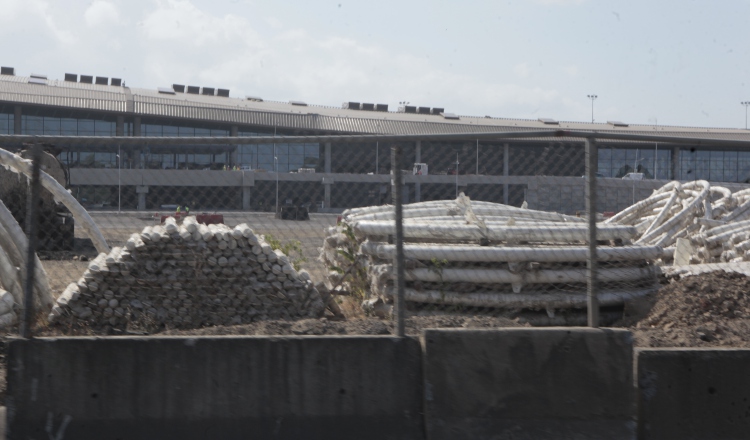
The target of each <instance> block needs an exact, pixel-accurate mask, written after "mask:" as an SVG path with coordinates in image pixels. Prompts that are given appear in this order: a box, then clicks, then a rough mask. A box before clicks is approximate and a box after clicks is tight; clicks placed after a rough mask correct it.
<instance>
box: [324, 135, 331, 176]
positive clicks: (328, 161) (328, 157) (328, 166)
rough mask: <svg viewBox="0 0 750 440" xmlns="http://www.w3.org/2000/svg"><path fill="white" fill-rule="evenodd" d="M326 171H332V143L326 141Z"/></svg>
mask: <svg viewBox="0 0 750 440" xmlns="http://www.w3.org/2000/svg"><path fill="white" fill-rule="evenodd" d="M325 172H326V173H330V172H331V143H330V142H326V147H325Z"/></svg>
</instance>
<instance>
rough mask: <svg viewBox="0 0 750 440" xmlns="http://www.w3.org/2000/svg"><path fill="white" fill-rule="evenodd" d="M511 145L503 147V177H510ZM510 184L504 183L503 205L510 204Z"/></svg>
mask: <svg viewBox="0 0 750 440" xmlns="http://www.w3.org/2000/svg"><path fill="white" fill-rule="evenodd" d="M509 162H510V144H508V143H506V144H505V145H503V176H504V177H508V174H509V167H510V163H509ZM508 191H509V186H508V182H505V183H503V203H505V204H506V205H507V204H508V198H509V197H508Z"/></svg>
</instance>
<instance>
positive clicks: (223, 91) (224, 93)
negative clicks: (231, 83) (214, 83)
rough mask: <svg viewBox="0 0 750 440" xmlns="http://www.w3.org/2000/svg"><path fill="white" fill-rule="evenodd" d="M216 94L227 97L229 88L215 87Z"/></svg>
mask: <svg viewBox="0 0 750 440" xmlns="http://www.w3.org/2000/svg"><path fill="white" fill-rule="evenodd" d="M216 96H221V97H224V98H229V89H216Z"/></svg>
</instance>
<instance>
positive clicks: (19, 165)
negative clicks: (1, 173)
mask: <svg viewBox="0 0 750 440" xmlns="http://www.w3.org/2000/svg"><path fill="white" fill-rule="evenodd" d="M0 165H5V166H8V167H10V168H12V169H14V170H15V171H16V172H19V173H22V174H24V175H26V176H27V177H28V178H29V179H31V161H29V160H26V159H24V158H22V157H21V156H19V155H17V154H13V153H11V152H10V151H7V150H4V149H2V148H0ZM39 181H40V183H41V184H42V186H43V187H44V188H46V189H47V190H48V191H49V192H51V193H52V195H53V196H54V197H55V200H59V201H60V202H61V203H62V204H63V205H65V207H66V208H68V210H69V211H70V213H71V214H73V218H75V221H76V224H77V225H78V226H80V227H81V228H82V229H83V230H84V232H85V233H86V235H87V236H88V237H89V238H91V241H92V242H93V244H94V247H95V248H96V250H97V251H98V252H109V246H108V245H107V241H106V240H105V239H104V236H103V235H102V233H101V231H99V228H98V227H97V226H96V223H94V220H93V219H92V218H91V216H89V213H88V212H86V209H84V208H83V206H81V204H80V203H78V200H76V199H75V198H74V197H73V196H72V195H71V194H70V193H69V192H68V191H67V190H66V189H65V188H64V187H63V186H62V185H60V183H59V182H58V181H57V180H55V179H54V178H53V177H52V176H50V175H49V174H47V173H45V172H44V171H42V170H39Z"/></svg>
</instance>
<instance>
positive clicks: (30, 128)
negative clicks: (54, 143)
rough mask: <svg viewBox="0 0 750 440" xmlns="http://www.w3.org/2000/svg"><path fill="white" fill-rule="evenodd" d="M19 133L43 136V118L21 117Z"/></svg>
mask: <svg viewBox="0 0 750 440" xmlns="http://www.w3.org/2000/svg"><path fill="white" fill-rule="evenodd" d="M21 132H22V133H23V134H40V135H41V134H44V118H42V117H41V116H26V115H22V116H21Z"/></svg>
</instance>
